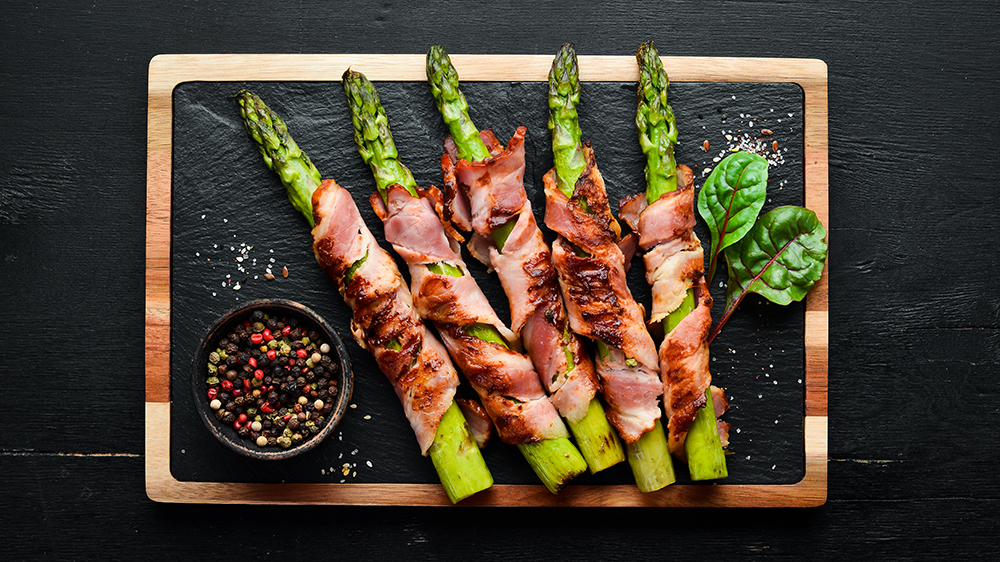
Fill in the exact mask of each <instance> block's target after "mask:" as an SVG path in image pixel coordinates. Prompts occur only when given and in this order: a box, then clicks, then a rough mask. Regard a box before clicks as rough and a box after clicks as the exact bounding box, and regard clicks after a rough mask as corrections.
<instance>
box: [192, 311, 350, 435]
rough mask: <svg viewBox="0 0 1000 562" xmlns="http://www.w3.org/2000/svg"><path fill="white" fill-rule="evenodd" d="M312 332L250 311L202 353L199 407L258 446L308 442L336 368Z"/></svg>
mask: <svg viewBox="0 0 1000 562" xmlns="http://www.w3.org/2000/svg"><path fill="white" fill-rule="evenodd" d="M330 350H331V347H330V345H329V344H328V343H326V342H324V341H323V340H322V339H321V336H320V334H319V332H316V331H315V330H310V329H307V328H306V327H304V326H302V325H300V323H299V320H298V319H297V318H295V317H272V316H270V315H267V314H264V313H263V311H260V310H256V311H254V312H253V313H252V314H251V315H250V316H248V318H247V319H246V320H245V321H244V322H242V323H239V324H237V325H236V326H235V327H234V328H233V329H232V330H231V331H230V332H229V333H227V334H225V335H224V336H223V337H222V338H220V339H219V341H218V344H217V347H216V349H215V351H212V352H211V353H209V355H208V364H207V379H206V380H205V382H206V384H207V385H208V390H207V392H206V398H207V403H206V406H207V407H208V408H210V409H211V410H213V411H214V414H215V417H216V419H218V420H219V421H221V422H222V423H224V424H227V425H231V426H232V428H233V430H235V431H236V433H237V434H238V435H239V436H240V437H241V438H243V439H245V440H247V441H249V442H251V443H255V444H256V445H257V446H258V447H260V448H275V447H280V448H283V449H287V448H289V447H292V446H294V445H299V444H301V443H304V442H306V441H308V440H309V439H311V438H312V437H313V436H314V435H316V434H317V433H319V432H320V430H321V429H322V428H323V425H324V423H325V422H326V420H327V418H328V416H329V415H330V412H331V411H332V410H333V404H334V402H335V401H336V397H337V393H338V390H339V389H338V386H337V385H338V381H337V377H338V375H339V374H340V365H339V364H338V363H337V362H336V361H334V359H333V358H332V357H331V356H330V355H329V353H330Z"/></svg>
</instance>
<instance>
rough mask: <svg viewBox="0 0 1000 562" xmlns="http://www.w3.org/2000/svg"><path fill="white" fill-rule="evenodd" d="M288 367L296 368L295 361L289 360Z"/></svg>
mask: <svg viewBox="0 0 1000 562" xmlns="http://www.w3.org/2000/svg"><path fill="white" fill-rule="evenodd" d="M288 366H289V367H294V366H295V360H294V359H289V360H288Z"/></svg>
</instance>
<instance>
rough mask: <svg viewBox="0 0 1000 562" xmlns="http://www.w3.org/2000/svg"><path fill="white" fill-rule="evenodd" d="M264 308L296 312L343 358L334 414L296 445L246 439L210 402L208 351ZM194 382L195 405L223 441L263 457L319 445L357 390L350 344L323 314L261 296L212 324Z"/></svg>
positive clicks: (193, 371) (268, 311) (333, 353)
mask: <svg viewBox="0 0 1000 562" xmlns="http://www.w3.org/2000/svg"><path fill="white" fill-rule="evenodd" d="M258 309H260V310H262V311H264V312H265V313H266V314H272V315H274V314H280V315H283V316H295V317H297V318H298V319H299V322H300V325H303V326H306V327H308V328H310V329H314V330H316V331H317V332H319V333H320V334H322V335H323V341H325V342H327V343H329V344H330V348H331V349H330V354H331V356H332V357H333V359H334V360H335V361H339V364H340V373H339V375H338V376H339V378H338V384H337V388H338V389H339V390H338V392H337V397H336V401H335V402H334V404H333V409H332V410H331V411H330V415H329V416H327V418H326V421H325V425H324V426H323V428H322V429H321V430H320V432H319V433H317V434H316V435H314V436H312V438H311V439H308V440H305V441H303V442H302V443H301V444H299V445H294V446H292V447H289V448H288V449H281V448H277V449H276V448H274V447H268V448H266V449H262V448H260V447H257V445H256V444H255V443H253V442H252V441H250V440H249V439H242V438H240V436H239V435H238V434H237V433H236V430H235V429H233V427H232V426H231V425H229V424H224V423H222V422H221V421H219V420H218V419H216V418H215V415H214V413H213V411H212V409H211V408H209V405H208V399H207V395H208V385H207V384H206V383H205V379H206V378H208V368H207V367H206V365H207V364H208V355H209V354H210V353H211V352H212V351H214V350H215V348H216V347H217V343H218V341H219V340H220V339H221V338H222V336H224V335H225V334H226V333H227V332H228V331H229V330H230V329H232V328H233V327H234V326H235V325H236V324H238V323H240V322H243V321H244V320H246V319H247V318H248V317H249V316H250V314H252V313H253V312H254V311H255V310H258ZM191 375H192V385H191V388H192V390H193V392H194V400H195V407H196V409H197V410H198V413H199V415H200V416H201V419H202V421H204V422H205V426H206V427H207V428H208V430H209V431H210V432H211V433H212V435H214V436H215V437H216V439H218V440H219V441H220V442H221V443H223V444H224V445H226V446H227V447H229V448H230V449H232V450H233V451H236V452H237V453H239V454H241V455H244V456H247V457H251V458H254V459H262V460H279V459H287V458H289V457H294V456H296V455H299V454H301V453H304V452H306V451H308V450H310V449H312V448H313V447H315V446H317V445H319V444H320V442H322V441H323V440H324V439H326V438H327V437H329V436H330V434H331V433H332V432H333V430H334V428H336V427H337V424H339V423H340V420H341V419H343V417H344V414H345V413H346V411H347V405H348V404H349V403H350V401H351V393H352V392H353V390H354V373H353V372H352V371H351V362H350V358H349V355H348V353H347V348H345V347H344V343H343V342H342V341H341V340H340V337H339V336H337V332H336V330H334V329H333V328H332V327H331V326H330V325H329V324H327V323H326V321H325V320H323V318H322V317H321V316H320V315H319V314H317V313H316V312H314V311H313V310H311V309H309V308H308V307H306V306H304V305H302V304H299V303H297V302H293V301H289V300H284V299H261V300H256V301H253V302H250V303H247V304H245V305H243V306H241V307H239V308H235V309H233V310H231V311H229V312H227V313H226V314H224V315H223V316H222V317H221V318H219V319H218V320H216V321H215V323H214V324H212V327H211V328H210V329H209V330H208V334H207V335H206V336H205V337H204V338H202V340H201V345H199V346H198V352H197V353H195V358H194V365H193V366H192V369H191Z"/></svg>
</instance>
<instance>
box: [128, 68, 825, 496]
mask: <svg viewBox="0 0 1000 562" xmlns="http://www.w3.org/2000/svg"><path fill="white" fill-rule="evenodd" d="M452 58H453V61H454V64H455V65H456V68H457V70H458V71H459V73H460V75H462V77H463V80H472V81H515V80H516V81H545V80H547V75H548V69H549V67H550V65H551V57H548V56H533V57H525V56H515V55H486V56H483V55H466V56H463V55H453V56H452ZM663 60H664V66H665V68H666V69H667V71H668V72H669V73H671V79H672V81H673V82H687V81H690V82H712V81H730V82H750V81H768V82H792V83H796V84H798V85H799V86H800V87H802V89H803V92H804V99H805V105H804V107H805V112H806V115H805V122H806V127H805V129H804V138H805V143H806V162H805V176H806V190H805V194H806V201H807V203H808V202H810V201H811V203H812V204H813V205H820V206H819V207H816V208H815V209H814V210H815V211H816V212H817V215H818V216H819V217H821V220H828V211H827V205H828V194H827V190H828V183H827V179H826V171H827V167H826V161H827V144H826V143H827V133H826V120H827V115H826V65H825V64H824V63H823V62H822V61H812V60H780V59H741V58H715V59H709V58H701V57H680V58H672V57H664V59H663ZM580 64H581V68H587V69H588V72H587V73H585V74H582V75H581V80H584V81H588V80H589V81H608V80H613V81H629V80H637V79H638V71H637V68H636V65H635V61H634V58H633V57H611V56H591V57H581V60H580ZM347 66H351V67H353V68H356V69H364V72H366V74H367V75H368V76H369V77H370V78H371V79H373V80H394V81H400V80H401V81H423V80H424V79H425V75H424V72H425V70H424V57H423V56H419V55H295V56H279V55H201V56H199V55H163V56H157V57H155V58H154V59H153V60H152V61H151V62H150V71H149V72H150V79H149V113H150V118H149V120H148V123H149V136H148V160H149V172H148V181H149V184H148V186H147V200H148V203H149V207H150V208H149V211H148V213H147V237H146V240H147V318H148V320H149V321H148V322H147V328H146V339H147V345H146V353H147V363H146V365H147V370H146V388H147V390H146V395H147V412H146V426H147V435H146V452H147V453H146V458H147V465H146V466H147V473H148V475H149V476H148V479H147V493H148V494H149V496H150V498H153V499H155V500H157V501H170V502H191V501H201V502H216V501H219V502H231V503H331V504H358V505H367V504H378V505H441V504H442V503H447V502H446V501H443V500H446V498H444V496H443V495H442V493H441V490H440V489H438V488H437V487H435V486H428V485H421V484H403V485H398V484H296V485H291V484H284V485H279V484H237V483H231V482H230V483H206V482H198V483H193V482H182V481H180V480H177V479H176V478H175V477H174V476H172V475H171V473H170V466H171V461H170V448H169V445H168V443H169V436H170V432H169V431H164V428H169V425H170V424H169V417H170V415H169V395H170V388H169V386H170V373H169V369H168V368H167V366H168V365H169V352H170V327H169V318H170V294H169V285H168V284H165V283H164V281H168V282H169V279H170V236H171V235H170V228H169V225H170V220H169V219H170V216H169V213H170V209H171V193H172V184H171V173H170V167H169V158H170V154H171V150H172V141H171V139H172V138H173V108H172V99H173V98H172V94H173V91H174V88H175V87H176V86H177V85H178V84H181V83H184V82H189V81H223V82H225V81H240V80H254V81H261V80H265V81H267V80H275V81H282V80H284V81H303V80H315V81H336V80H337V78H336V77H331V75H330V69H332V68H333V69H335V68H344V67H347ZM813 182H815V185H814V184H813ZM816 192H819V193H818V194H817V193H816ZM821 285H822V286H823V288H822V290H821V292H819V296H818V297H817V296H813V297H812V300H811V302H810V303H808V305H807V312H806V314H807V321H806V330H805V334H804V338H805V353H806V372H805V374H804V375H805V376H804V378H805V388H806V404H805V413H806V416H807V417H806V423H805V455H806V470H805V476H804V478H803V479H802V480H801V481H800V482H798V483H795V484H787V485H725V486H713V487H710V488H706V487H705V486H693V485H674V486H671V487H669V488H668V489H666V490H664V491H661V492H658V493H655V494H646V495H644V494H640V493H638V492H637V491H636V490H635V488H634V486H590V487H588V486H581V485H574V486H571V487H570V489H568V490H565V491H563V492H561V493H560V494H559V495H557V496H553V495H552V494H549V493H548V492H547V491H546V490H545V489H544V488H543V487H541V486H531V485H495V486H494V487H493V488H491V490H490V491H489V492H488V493H483V494H479V495H477V496H476V497H475V498H472V499H471V500H469V503H471V504H476V505H506V506H529V505H547V506H560V505H562V506H653V505H656V506H687V507H695V506H700V507H732V506H741V507H754V506H757V507H775V506H786V507H787V506H799V507H809V506H816V505H821V504H822V503H824V502H825V501H826V474H827V472H826V466H825V463H826V454H827V453H826V452H827V433H826V426H827V421H826V420H827V418H826V389H827V384H826V376H827V374H826V373H827V361H826V356H827V323H828V316H827V313H826V309H827V306H826V290H825V276H824V279H823V280H821ZM164 319H167V321H166V322H165V321H164ZM163 406H165V407H166V408H167V411H166V414H165V415H164V414H163V412H162V410H161V407H163ZM150 407H155V408H154V409H153V410H152V411H151V410H150ZM151 429H152V430H151ZM709 489H710V490H711V491H710V492H709V491H706V490H709ZM198 498H200V500H199V499H198Z"/></svg>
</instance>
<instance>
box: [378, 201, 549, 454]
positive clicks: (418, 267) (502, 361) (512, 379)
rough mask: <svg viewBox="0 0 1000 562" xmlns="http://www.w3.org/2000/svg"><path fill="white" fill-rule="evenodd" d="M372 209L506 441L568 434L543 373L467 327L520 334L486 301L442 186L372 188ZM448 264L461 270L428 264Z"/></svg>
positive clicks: (425, 310)
mask: <svg viewBox="0 0 1000 562" xmlns="http://www.w3.org/2000/svg"><path fill="white" fill-rule="evenodd" d="M370 201H371V204H372V208H373V209H375V213H376V214H377V215H378V216H379V218H381V219H382V221H383V224H384V225H385V236H386V240H387V241H388V242H389V243H390V244H392V246H393V248H395V250H396V252H397V253H398V254H399V255H400V257H402V258H403V260H404V261H406V263H407V264H408V265H409V269H410V279H411V289H412V294H413V297H414V303H415V305H416V308H417V311H418V313H419V314H420V316H421V317H422V318H424V319H426V320H429V321H431V322H432V323H433V324H434V326H435V327H436V328H437V329H438V333H439V334H440V335H441V339H442V341H443V342H444V345H445V347H447V348H448V351H449V352H450V353H451V355H452V357H453V358H454V360H455V363H456V364H457V365H458V368H459V370H461V371H462V373H463V374H465V376H466V377H467V378H468V379H469V382H471V383H472V387H473V388H474V389H475V390H476V392H477V393H478V394H479V397H480V400H481V402H482V405H483V407H484V408H485V409H486V413H487V414H488V415H489V417H490V418H491V419H492V420H493V423H494V425H495V426H496V428H497V433H498V435H499V436H500V439H501V440H502V441H503V442H504V443H508V444H525V443H533V442H536V441H541V440H543V439H553V438H557V437H567V436H568V435H569V434H568V432H567V431H566V426H565V425H563V422H562V420H561V419H560V418H559V414H558V413H557V412H556V409H555V408H554V407H553V406H552V403H551V402H550V401H549V399H548V397H546V395H545V391H544V390H543V389H542V386H541V384H540V383H539V380H538V375H537V374H536V373H535V370H534V368H533V367H532V364H531V361H530V359H528V357H526V356H525V355H523V354H521V353H518V352H516V351H513V350H511V349H508V348H507V347H504V346H503V345H500V344H498V343H493V342H489V341H486V340H483V339H480V338H478V337H475V336H473V335H470V334H468V333H466V328H467V327H468V326H470V325H472V324H485V325H489V326H493V327H495V328H496V329H497V330H498V331H499V332H500V333H501V334H503V335H504V337H505V338H507V339H508V341H513V340H514V339H516V338H515V337H514V334H513V332H511V331H510V330H508V329H507V328H506V327H505V326H504V325H503V323H502V322H501V321H500V319H499V318H498V317H497V315H496V312H495V311H494V310H493V308H492V307H491V306H490V304H489V302H488V301H487V300H486V296H485V295H484V294H483V293H482V291H481V290H480V289H479V286H478V285H477V284H476V282H475V280H474V279H473V278H472V276H471V275H470V274H469V272H468V270H467V268H466V266H465V262H464V261H463V260H462V257H461V255H460V254H459V252H458V243H457V242H456V241H455V240H454V239H453V238H449V237H448V236H447V231H446V229H445V226H444V224H442V222H441V221H442V219H441V217H440V216H439V215H438V214H437V213H436V212H435V208H437V207H438V206H439V204H440V201H441V193H440V192H439V191H438V190H437V188H434V187H432V188H430V189H429V190H427V191H420V192H419V197H413V196H411V195H410V194H409V193H408V192H407V191H406V189H405V188H403V187H402V186H400V185H398V184H397V185H392V186H390V187H389V188H388V189H387V190H386V200H385V201H383V200H382V199H381V198H380V197H379V196H378V194H373V195H372V197H371V199H370ZM437 263H445V264H448V265H451V266H454V267H457V268H458V269H460V270H461V271H462V273H463V275H462V276H461V277H452V276H450V275H448V274H447V273H446V272H443V273H434V272H432V271H431V270H430V268H428V267H427V265H428V264H437Z"/></svg>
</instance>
